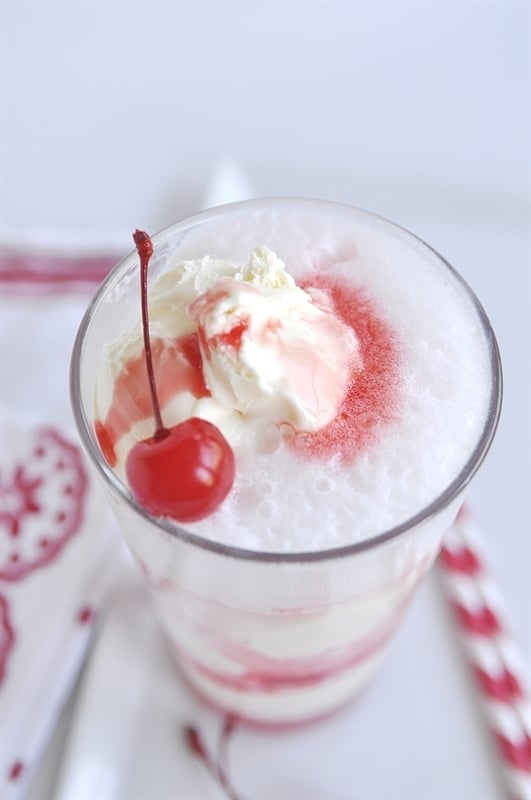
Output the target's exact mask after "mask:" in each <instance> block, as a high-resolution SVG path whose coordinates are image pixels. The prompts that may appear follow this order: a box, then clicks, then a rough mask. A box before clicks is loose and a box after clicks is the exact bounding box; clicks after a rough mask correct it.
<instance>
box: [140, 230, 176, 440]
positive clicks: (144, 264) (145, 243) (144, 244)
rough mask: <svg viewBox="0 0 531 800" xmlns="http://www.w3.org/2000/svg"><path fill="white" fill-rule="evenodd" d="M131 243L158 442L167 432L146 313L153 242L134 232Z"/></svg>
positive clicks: (143, 233) (147, 314)
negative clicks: (137, 273)
mask: <svg viewBox="0 0 531 800" xmlns="http://www.w3.org/2000/svg"><path fill="white" fill-rule="evenodd" d="M133 241H134V243H135V247H136V251H137V253H138V257H139V259H140V300H141V305H142V333H143V336H144V352H145V355H146V368H147V374H148V380H149V390H150V392H151V402H152V404H153V413H154V416H155V435H154V439H155V440H156V441H160V439H164V438H165V437H166V436H167V435H168V433H169V431H168V429H167V428H165V427H164V425H163V422H162V416H161V413H160V403H159V398H158V396H157V387H156V384H155V373H154V371H153V356H152V354H151V341H150V338H149V313H148V281H147V276H148V265H149V262H150V259H151V256H152V255H153V242H152V241H151V237H150V236H149V234H147V233H146V232H145V231H140V230H138V229H137V230H136V231H135V232H134V233H133Z"/></svg>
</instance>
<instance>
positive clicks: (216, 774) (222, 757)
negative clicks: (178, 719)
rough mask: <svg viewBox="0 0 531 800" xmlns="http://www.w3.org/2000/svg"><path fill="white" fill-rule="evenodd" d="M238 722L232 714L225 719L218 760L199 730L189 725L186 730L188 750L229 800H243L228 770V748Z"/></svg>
mask: <svg viewBox="0 0 531 800" xmlns="http://www.w3.org/2000/svg"><path fill="white" fill-rule="evenodd" d="M236 722H237V720H236V718H235V717H234V716H233V715H232V714H229V715H227V716H226V717H225V720H224V724H223V728H222V731H221V735H220V738H219V741H218V753H217V758H213V757H212V755H211V754H210V753H209V751H208V750H207V748H206V746H205V744H204V742H203V739H202V738H201V735H200V733H199V731H198V730H197V728H194V727H193V726H191V725H189V726H186V727H185V729H184V735H185V739H186V743H187V745H188V748H189V749H190V750H191V752H192V753H193V754H194V755H195V756H197V757H198V758H199V759H200V760H201V761H202V762H203V764H204V765H205V767H206V768H207V770H208V771H209V773H210V775H211V776H212V778H213V779H214V780H215V781H217V783H218V784H219V785H220V786H221V787H222V788H223V789H224V791H225V794H226V795H227V797H228V799H229V800H243V798H242V797H241V795H239V794H237V792H236V791H235V789H234V788H233V786H232V784H231V781H230V779H229V775H228V769H227V761H228V753H227V746H228V742H229V739H230V737H231V735H232V733H233V732H234V729H235V727H236Z"/></svg>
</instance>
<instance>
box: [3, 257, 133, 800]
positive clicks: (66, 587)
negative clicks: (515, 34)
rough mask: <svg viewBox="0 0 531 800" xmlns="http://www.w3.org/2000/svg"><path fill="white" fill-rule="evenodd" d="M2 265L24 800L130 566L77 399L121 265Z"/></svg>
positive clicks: (6, 707) (9, 538)
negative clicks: (89, 311) (87, 317)
mask: <svg viewBox="0 0 531 800" xmlns="http://www.w3.org/2000/svg"><path fill="white" fill-rule="evenodd" d="M0 256H1V270H0V289H1V292H2V297H3V300H2V305H1V309H0V314H1V326H2V337H1V338H2V351H1V358H2V362H1V363H2V384H1V392H2V394H1V410H2V416H1V425H0V452H1V461H0V796H1V797H2V798H3V800H17V798H20V797H22V796H23V794H24V791H25V789H26V787H27V786H28V784H29V782H30V780H31V777H32V774H33V773H34V770H35V768H36V767H37V765H38V762H39V758H40V756H41V754H42V752H43V749H44V747H45V745H46V743H47V741H48V739H49V736H50V734H51V733H52V732H53V730H54V727H55V724H56V722H57V720H58V717H59V715H60V713H61V710H62V708H63V706H64V704H65V702H66V700H67V699H68V697H69V694H70V692H71V690H72V688H73V686H74V683H75V681H76V678H77V676H78V674H79V670H80V667H81V665H82V663H83V660H84V656H85V655H86V653H87V649H88V647H89V644H90V640H91V636H92V632H93V630H94V628H95V625H94V623H95V621H96V619H97V616H98V612H99V610H100V609H101V608H102V606H103V604H104V603H105V600H106V596H107V593H108V591H109V588H110V586H111V584H112V581H113V578H114V576H115V572H116V571H117V565H118V564H119V563H120V560H121V552H122V545H121V542H120V538H119V536H118V535H117V532H116V531H115V530H113V527H114V522H112V520H111V519H110V517H109V516H108V512H107V511H106V503H105V500H104V498H103V496H102V493H101V489H100V487H99V486H98V485H97V484H96V483H95V480H94V478H93V477H92V475H91V474H90V472H89V468H88V465H87V463H86V461H85V457H84V455H83V453H82V452H81V449H80V446H79V443H78V440H77V435H76V432H75V428H74V423H73V419H72V414H71V411H70V404H69V391H68V370H69V359H70V351H71V348H72V343H73V339H74V336H75V331H76V328H77V325H78V323H79V321H80V319H81V316H82V313H83V310H84V308H85V307H86V305H87V303H88V301H89V299H90V294H91V292H93V291H94V290H95V288H96V286H97V283H98V282H99V281H100V280H101V278H102V276H103V274H104V273H105V272H106V271H107V269H108V268H109V267H110V266H111V264H112V263H115V262H116V260H117V259H116V258H114V257H113V258H104V259H101V258H98V257H93V256H90V257H81V258H76V257H72V256H71V255H68V256H63V257H57V256H55V257H54V256H52V255H47V254H46V253H44V252H39V251H33V252H32V253H30V254H24V253H22V252H17V253H15V252H5V251H4V252H2V253H1V254H0Z"/></svg>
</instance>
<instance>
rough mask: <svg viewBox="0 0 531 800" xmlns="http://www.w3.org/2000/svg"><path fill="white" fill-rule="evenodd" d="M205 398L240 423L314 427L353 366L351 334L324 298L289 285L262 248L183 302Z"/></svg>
mask: <svg viewBox="0 0 531 800" xmlns="http://www.w3.org/2000/svg"><path fill="white" fill-rule="evenodd" d="M187 312H188V314H189V315H190V317H191V318H192V319H193V320H194V322H195V325H196V326H197V332H198V338H199V346H200V350H201V355H202V359H203V373H204V376H205V380H206V384H207V386H208V388H209V389H210V391H211V393H212V396H213V397H214V398H216V400H218V401H219V402H220V403H222V404H223V405H225V406H228V407H229V408H233V409H235V410H236V411H238V412H240V413H241V414H242V415H244V416H245V417H246V418H253V417H254V418H257V417H259V418H262V419H264V418H265V419H268V420H270V421H273V422H275V423H278V424H281V423H288V424H291V425H293V427H294V428H296V429H297V430H306V431H311V430H316V429H319V428H321V427H323V426H324V425H326V424H327V423H328V422H330V421H331V419H333V417H334V416H335V414H336V413H337V410H338V407H339V405H340V403H341V401H342V399H343V397H344V395H345V392H346V388H347V385H348V384H349V382H350V381H351V380H352V372H353V370H356V369H361V366H362V364H361V357H360V353H359V346H358V342H357V340H356V337H355V334H354V332H353V331H352V329H351V328H350V327H349V326H347V325H346V324H344V323H343V322H342V321H341V320H340V319H338V317H337V316H336V315H335V313H334V311H333V309H332V308H331V307H330V305H329V301H328V298H327V297H326V296H325V295H324V294H323V293H320V292H317V291H314V292H312V294H310V293H309V292H306V291H304V290H303V289H301V288H299V287H298V286H296V284H295V282H294V280H293V278H292V277H291V276H290V275H289V274H288V273H287V272H286V270H285V265H284V263H283V262H282V261H281V260H280V259H279V258H278V257H277V256H276V255H275V253H273V252H272V251H271V250H268V249H267V248H257V249H256V250H253V252H252V253H251V258H250V260H249V263H248V264H247V265H246V266H245V267H244V268H243V269H241V270H239V271H238V272H236V273H235V274H234V277H227V276H223V277H221V278H220V279H219V280H217V281H216V282H215V283H214V284H213V285H212V286H211V287H210V288H209V289H208V290H207V291H205V292H203V293H202V294H200V295H199V296H198V297H197V298H196V299H195V300H194V301H193V302H192V303H190V304H189V306H188V308H187Z"/></svg>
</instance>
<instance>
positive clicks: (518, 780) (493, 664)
mask: <svg viewBox="0 0 531 800" xmlns="http://www.w3.org/2000/svg"><path fill="white" fill-rule="evenodd" d="M438 563H439V572H440V575H441V578H442V583H443V587H444V590H445V594H446V596H447V598H448V601H449V603H450V606H451V608H452V611H453V614H454V617H455V619H456V621H457V625H458V630H459V634H460V639H461V641H462V643H463V646H464V650H465V654H466V657H467V660H468V662H469V664H470V667H471V669H472V673H473V675H474V679H475V683H476V685H477V688H478V693H479V697H480V701H481V705H482V707H483V709H484V712H485V716H486V720H487V724H488V726H489V728H490V731H491V733H492V736H493V738H494V741H495V744H496V747H497V750H498V753H499V755H500V760H501V766H502V776H503V778H504V781H505V786H506V790H507V797H508V798H510V800H531V706H530V701H529V693H528V690H527V687H526V685H525V679H524V675H525V666H524V663H523V659H522V657H521V655H520V653H519V650H518V646H517V644H516V641H515V640H514V638H513V637H512V636H511V634H510V632H509V629H508V627H507V625H506V622H505V614H504V606H503V601H502V596H501V593H500V590H499V588H498V585H497V584H496V581H495V579H494V577H493V574H492V572H490V571H489V570H488V569H487V567H486V562H485V556H484V546H483V543H482V536H481V532H480V530H479V527H478V525H477V522H476V520H475V519H474V517H473V516H472V514H471V513H470V511H469V510H468V509H467V508H466V507H463V508H462V509H461V511H460V512H459V514H458V517H457V519H456V521H455V523H454V524H453V525H452V527H451V528H450V530H449V531H448V533H447V535H446V538H445V541H444V546H443V548H442V550H441V553H440V556H439V561H438Z"/></svg>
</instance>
